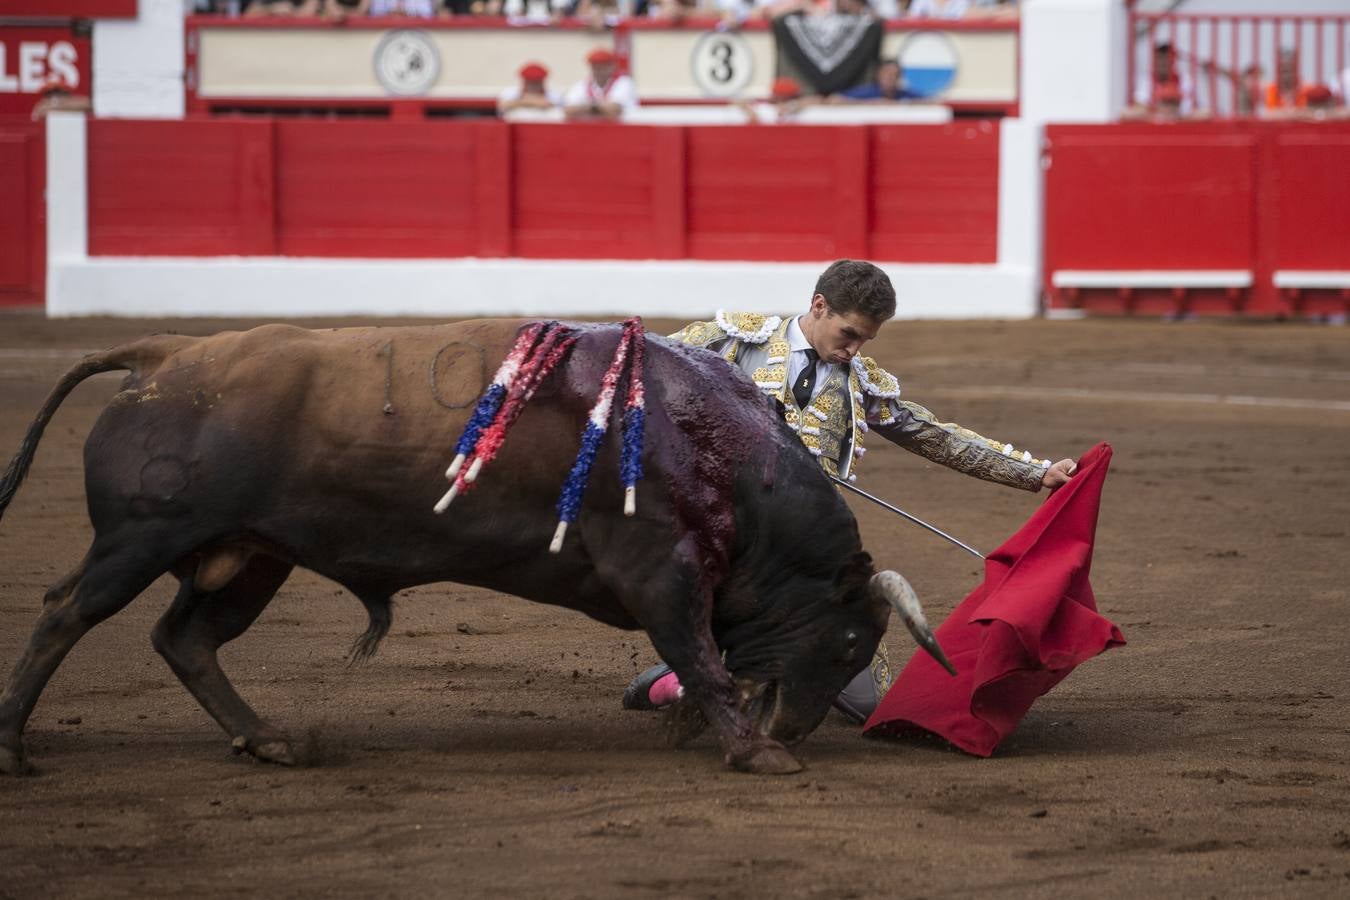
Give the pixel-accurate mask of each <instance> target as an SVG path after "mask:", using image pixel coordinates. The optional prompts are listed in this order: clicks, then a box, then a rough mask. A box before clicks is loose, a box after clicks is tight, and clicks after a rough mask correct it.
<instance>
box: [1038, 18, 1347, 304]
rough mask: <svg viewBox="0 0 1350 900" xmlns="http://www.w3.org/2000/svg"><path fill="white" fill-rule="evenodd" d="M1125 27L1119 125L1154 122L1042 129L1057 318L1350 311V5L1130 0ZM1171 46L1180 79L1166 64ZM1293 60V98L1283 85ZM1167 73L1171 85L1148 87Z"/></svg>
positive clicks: (1050, 294) (1049, 271) (1049, 295)
mask: <svg viewBox="0 0 1350 900" xmlns="http://www.w3.org/2000/svg"><path fill="white" fill-rule="evenodd" d="M1127 21H1128V25H1127V29H1126V35H1127V41H1128V44H1127V54H1126V59H1127V73H1128V74H1127V80H1126V90H1127V92H1128V94H1127V97H1126V98H1125V100H1126V110H1125V113H1124V114H1123V117H1124V118H1134V119H1139V120H1143V121H1134V122H1122V123H1120V124H1118V125H1094V126H1078V125H1050V126H1048V127H1047V129H1046V134H1045V141H1044V151H1043V162H1044V167H1045V169H1046V179H1045V232H1044V234H1045V241H1044V248H1043V249H1044V278H1045V290H1046V303H1047V309H1048V311H1049V312H1050V313H1051V314H1059V315H1066V314H1069V315H1072V314H1082V313H1084V312H1093V313H1108V314H1122V313H1124V314H1128V313H1142V314H1162V315H1168V316H1177V317H1188V316H1191V315H1205V314H1216V315H1230V314H1233V313H1243V314H1247V315H1257V316H1287V315H1293V316H1334V317H1338V318H1343V317H1344V315H1345V313H1346V312H1347V309H1350V215H1347V213H1346V210H1347V209H1350V179H1347V178H1345V177H1343V176H1338V175H1337V173H1340V172H1343V171H1344V168H1345V161H1346V160H1347V159H1350V120H1347V119H1346V116H1345V110H1344V103H1343V100H1344V98H1343V97H1338V96H1336V94H1335V93H1334V92H1333V91H1332V89H1331V88H1330V85H1332V84H1334V83H1335V81H1336V77H1335V76H1336V74H1337V73H1338V72H1341V71H1342V70H1343V69H1344V68H1345V65H1346V54H1347V50H1346V40H1347V37H1350V27H1348V26H1350V15H1339V16H1333V15H1215V14H1203V13H1197V14H1181V13H1169V14H1144V13H1140V12H1138V11H1137V10H1135V9H1134V8H1133V3H1131V8H1130V11H1129V16H1128V20H1127ZM1159 46H1162V47H1170V48H1171V51H1170V55H1171V71H1170V72H1169V71H1167V70H1168V66H1167V65H1166V60H1163V61H1162V62H1163V65H1161V66H1157V67H1156V68H1155V63H1156V62H1157V60H1156V59H1155V54H1157V48H1159ZM1164 55H1166V51H1164ZM1281 64H1283V66H1284V68H1285V73H1284V74H1285V81H1286V86H1287V87H1289V90H1288V91H1285V92H1281V91H1279V90H1278V89H1277V88H1275V87H1272V85H1273V82H1274V79H1275V73H1276V71H1277V69H1278V68H1279V67H1280V66H1281ZM1160 75H1161V76H1163V78H1162V79H1161V80H1164V81H1168V82H1170V84H1171V87H1172V88H1173V90H1172V91H1171V92H1165V91H1160V90H1157V89H1156V87H1154V88H1150V84H1149V83H1150V80H1152V81H1153V82H1154V83H1155V85H1156V83H1157V82H1158V81H1159V80H1160V79H1159V76H1160ZM1313 85H1321V86H1323V91H1322V92H1321V93H1322V95H1323V97H1324V102H1323V103H1321V104H1318V103H1314V102H1311V98H1312V97H1313V96H1316V92H1311V91H1309V90H1308V88H1309V87H1310V86H1313ZM1281 93H1283V94H1284V96H1283V97H1281V96H1279V95H1280V94H1281ZM1327 95H1330V96H1329V98H1328V97H1327ZM1160 96H1165V97H1167V98H1168V99H1169V100H1170V101H1171V102H1170V103H1168V104H1167V106H1168V107H1169V108H1165V109H1164V108H1160V104H1159V102H1158V98H1159V97H1160ZM1327 99H1329V102H1325V101H1326V100H1327Z"/></svg>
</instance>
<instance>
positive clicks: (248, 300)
mask: <svg viewBox="0 0 1350 900" xmlns="http://www.w3.org/2000/svg"><path fill="white" fill-rule="evenodd" d="M827 263H828V260H822V261H820V262H818V263H740V262H725V263H723V262H689V261H683V260H682V261H678V262H668V261H660V260H613V261H607V260H586V261H579V260H532V259H531V260H525V259H452V260H415V259H414V260H358V259H301V258H293V257H270V258H256V257H249V258H243V257H215V258H210V259H172V258H133V257H118V258H110V257H92V258H86V259H82V260H76V259H65V260H54V261H53V263H52V266H51V270H50V274H49V279H48V294H47V313H48V315H50V316H55V317H60V316H89V315H108V316H262V317H268V318H276V317H280V316H328V315H389V316H399V315H408V316H444V317H451V316H480V315H482V316H494V315H553V316H557V315H563V316H566V315H576V316H581V315H594V316H615V317H618V316H631V315H635V314H639V315H645V316H668V317H672V318H704V317H707V316H708V315H709V314H710V313H711V312H712V311H713V310H715V309H717V308H719V307H727V308H731V309H740V310H748V311H759V312H766V313H781V312H784V311H789V312H790V311H792V310H795V309H797V308H799V307H800V308H805V306H806V304H807V302H808V301H809V300H810V294H811V288H812V287H813V286H814V285H815V282H816V278H817V277H818V276H819V275H820V273H821V271H822V270H823V269H824V268H825V266H826V264H827ZM880 265H881V266H882V268H884V269H885V270H886V271H887V273H888V274H889V275H890V276H891V279H892V281H893V282H894V283H895V287H896V292H897V293H898V295H899V311H898V314H897V318H901V319H963V318H1026V317H1028V316H1031V315H1034V314H1035V307H1034V305H1033V304H1032V303H1031V302H1030V298H1031V295H1032V287H1031V285H1030V284H1029V283H1027V281H1026V279H1025V278H1024V277H1021V276H1019V275H1018V274H1017V273H1013V272H1009V271H1005V270H1003V269H1001V268H999V267H997V266H969V265H911V264H899V263H889V264H888V263H880Z"/></svg>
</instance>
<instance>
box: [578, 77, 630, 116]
mask: <svg viewBox="0 0 1350 900" xmlns="http://www.w3.org/2000/svg"><path fill="white" fill-rule="evenodd" d="M601 100H607V101H609V102H610V103H617V104H619V106H620V107H622V108H623V109H625V110H628V109H632V108H633V107H635V106H637V105H638V93H637V84H635V83H634V82H633V79H632V78H631V77H629V76H627V75H618V76H616V77H615V78H614V79H613V80H611V81H610V83H609V87H607V88H602V87H600V86H599V85H597V84H596V83H595V82H594V81H592V80H591V79H590V77H589V76H588V77H586V78H583V79H581V80H580V81H578V82H577V83H576V84H574V85H572V86H571V87H570V88H568V90H567V94H566V95H565V96H564V97H563V104H564V105H565V106H586V105H587V104H589V103H596V102H599V101H601Z"/></svg>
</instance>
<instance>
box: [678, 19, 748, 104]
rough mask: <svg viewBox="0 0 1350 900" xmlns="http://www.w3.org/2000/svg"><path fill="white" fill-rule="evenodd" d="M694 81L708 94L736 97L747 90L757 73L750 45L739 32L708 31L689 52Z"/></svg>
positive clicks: (706, 95) (707, 95)
mask: <svg viewBox="0 0 1350 900" xmlns="http://www.w3.org/2000/svg"><path fill="white" fill-rule="evenodd" d="M689 66H690V68H691V70H692V71H693V75H694V83H695V84H697V85H698V88H699V90H700V91H702V92H703V96H705V97H734V96H736V95H737V94H739V93H740V92H741V91H743V90H745V87H746V85H748V84H749V83H750V78H751V77H752V76H753V75H754V74H755V58H754V56H753V55H752V54H751V53H750V45H749V44H748V43H746V40H745V38H743V37H741V36H740V35H739V34H735V33H732V32H728V31H709V32H705V33H704V34H703V35H702V36H701V37H699V39H698V41H697V42H696V43H695V44H694V52H693V53H691V54H690V55H689Z"/></svg>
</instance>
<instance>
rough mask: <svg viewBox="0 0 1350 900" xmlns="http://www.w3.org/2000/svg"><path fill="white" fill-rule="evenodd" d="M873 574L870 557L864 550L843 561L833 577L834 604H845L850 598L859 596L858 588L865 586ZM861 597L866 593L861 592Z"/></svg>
mask: <svg viewBox="0 0 1350 900" xmlns="http://www.w3.org/2000/svg"><path fill="white" fill-rule="evenodd" d="M875 573H876V570H875V569H873V568H872V556H871V554H869V553H868V552H867V551H865V550H859V551H858V552H857V553H854V554H853V555H852V556H850V557H849V558H848V559H846V560H844V562H843V564H842V565H841V566H840V567H839V571H838V572H837V573H836V574H835V577H834V585H835V592H834V602H835V603H845V602H847V601H848V600H849V599H850V598H855V597H857V596H860V594H859V591H858V588H860V587H864V586H866V585H867V583H868V581H870V580H871V578H872V576H873V575H874V574H875ZM861 596H866V592H865V591H864V592H862V594H861Z"/></svg>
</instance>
